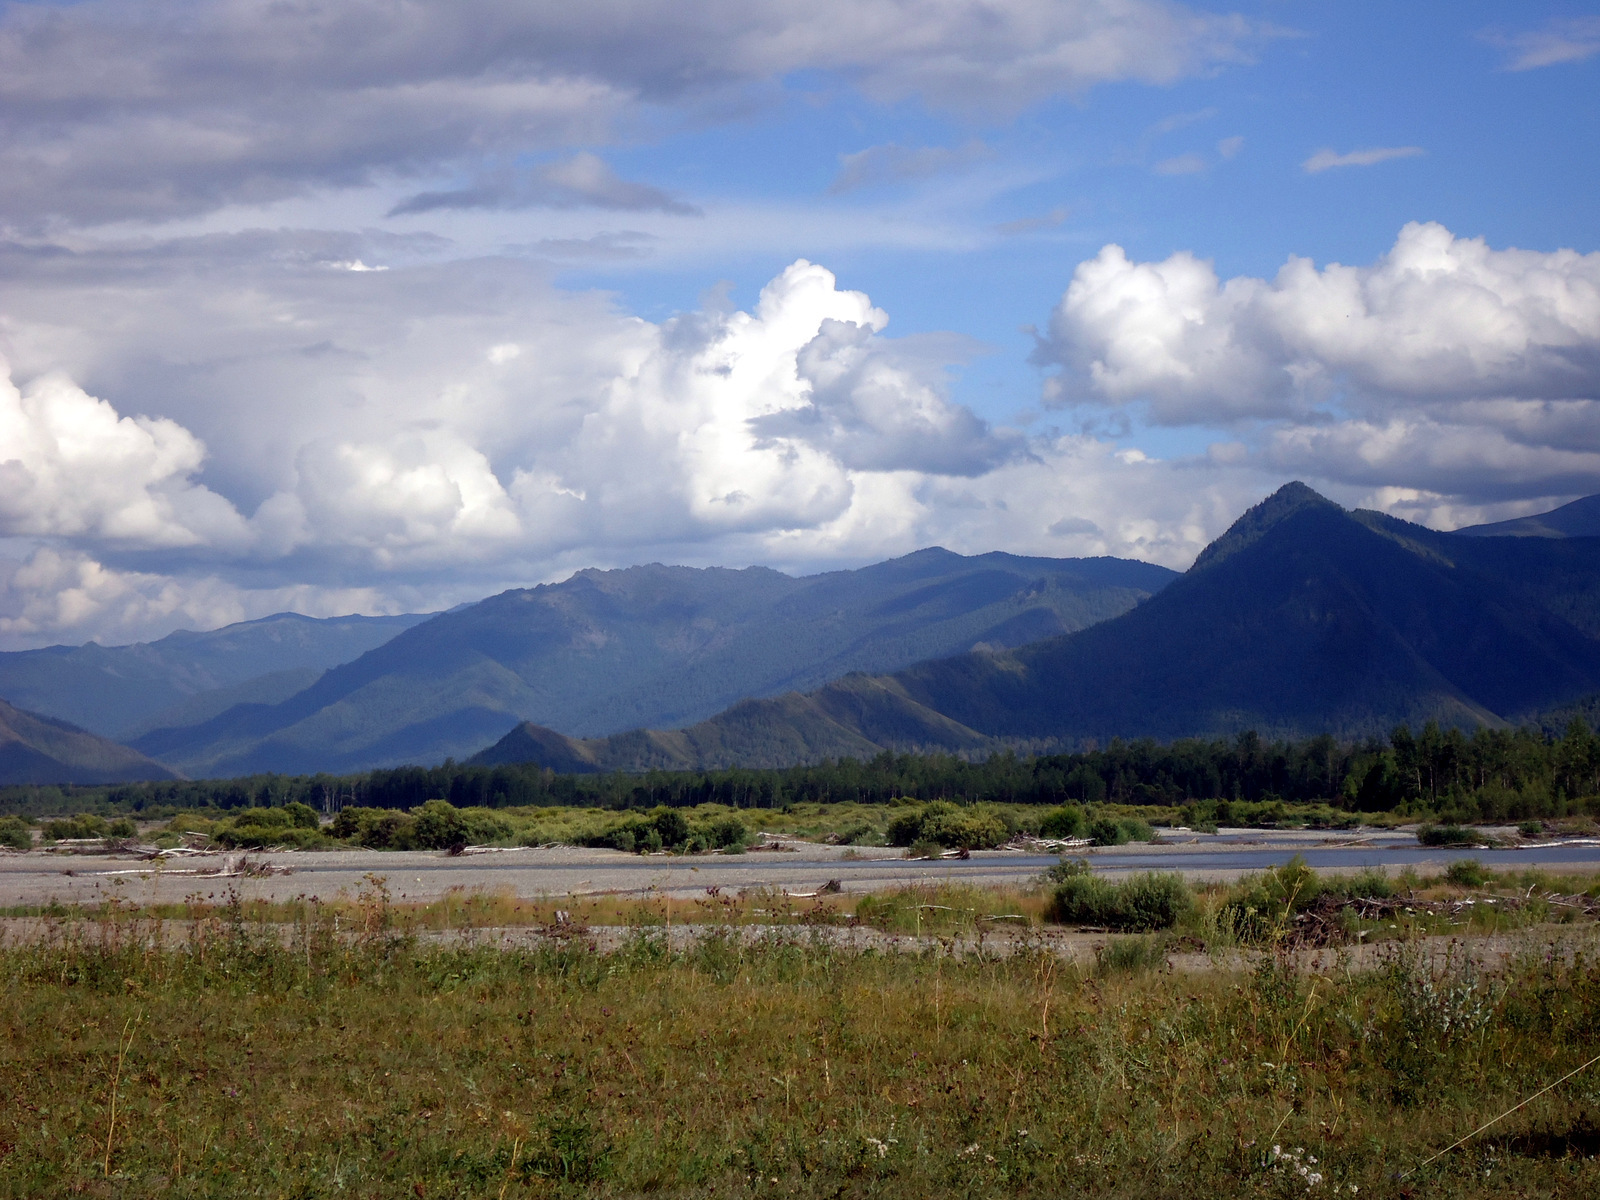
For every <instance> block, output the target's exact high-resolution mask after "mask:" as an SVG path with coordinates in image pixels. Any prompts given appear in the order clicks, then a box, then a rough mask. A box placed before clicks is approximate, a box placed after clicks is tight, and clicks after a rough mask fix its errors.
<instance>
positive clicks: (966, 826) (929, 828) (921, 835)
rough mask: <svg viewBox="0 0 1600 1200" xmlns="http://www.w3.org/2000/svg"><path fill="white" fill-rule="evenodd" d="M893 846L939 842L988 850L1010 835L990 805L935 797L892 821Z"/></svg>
mask: <svg viewBox="0 0 1600 1200" xmlns="http://www.w3.org/2000/svg"><path fill="white" fill-rule="evenodd" d="M886 836H887V838H888V841H889V844H890V845H891V846H911V845H915V844H916V843H917V842H936V843H938V844H939V845H940V846H945V847H949V848H952V849H957V850H988V849H991V848H993V847H995V846H998V845H1000V844H1001V843H1002V842H1004V841H1005V840H1006V838H1007V837H1008V836H1010V833H1009V831H1008V830H1007V829H1006V824H1005V822H1004V821H1003V820H1001V819H1000V817H999V815H998V814H996V813H995V812H993V811H992V810H990V809H987V808H981V807H976V806H974V807H971V808H958V807H957V806H956V805H954V804H951V803H950V802H949V801H948V800H935V801H934V802H933V803H931V804H925V805H923V806H922V808H921V809H918V810H914V811H912V812H908V813H904V814H902V815H901V816H898V817H896V818H895V819H894V820H892V821H890V822H889V828H888V831H887V835H886Z"/></svg>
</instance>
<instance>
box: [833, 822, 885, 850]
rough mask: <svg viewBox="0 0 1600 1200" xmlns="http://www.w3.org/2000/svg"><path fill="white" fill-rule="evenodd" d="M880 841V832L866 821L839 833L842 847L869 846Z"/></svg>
mask: <svg viewBox="0 0 1600 1200" xmlns="http://www.w3.org/2000/svg"><path fill="white" fill-rule="evenodd" d="M877 840H878V831H877V830H876V829H874V828H873V827H872V826H871V825H868V824H867V823H866V822H865V821H863V822H861V823H860V824H857V825H852V826H850V827H849V828H848V829H842V830H840V831H839V844H840V845H841V846H868V845H871V844H872V843H873V842H876V841H877Z"/></svg>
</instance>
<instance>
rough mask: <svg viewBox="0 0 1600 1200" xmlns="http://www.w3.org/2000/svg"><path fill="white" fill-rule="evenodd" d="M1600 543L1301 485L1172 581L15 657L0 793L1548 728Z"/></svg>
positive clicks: (798, 592) (872, 572) (431, 618)
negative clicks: (1432, 516) (363, 774)
mask: <svg viewBox="0 0 1600 1200" xmlns="http://www.w3.org/2000/svg"><path fill="white" fill-rule="evenodd" d="M1597 527H1600V497H1590V498H1588V499H1587V500H1581V501H1577V502H1575V503H1573V504H1568V505H1566V506H1564V507H1562V508H1559V509H1556V510H1555V511H1553V512H1550V513H1545V514H1540V515H1538V516H1533V517H1524V518H1519V519H1517V520H1515V521H1506V522H1498V523H1494V524H1489V525H1480V526H1474V527H1471V528H1468V529H1464V530H1459V531H1456V532H1454V533H1440V532H1437V531H1434V530H1430V529H1426V528H1424V527H1422V526H1417V525H1411V524H1407V523H1406V522H1403V521H1398V520H1396V519H1394V518H1391V517H1388V516H1385V515H1383V514H1380V513H1373V512H1364V511H1360V510H1357V511H1353V512H1346V511H1345V510H1343V509H1341V508H1339V507H1338V506H1337V505H1335V504H1333V503H1331V502H1330V501H1328V500H1326V499H1324V498H1323V497H1321V496H1319V495H1317V494H1316V493H1315V492H1313V491H1312V490H1311V489H1309V488H1307V487H1305V486H1304V485H1301V484H1290V485H1287V486H1286V487H1284V488H1283V489H1281V490H1280V491H1278V492H1277V493H1275V494H1274V495H1273V496H1271V497H1269V498H1268V499H1267V500H1265V501H1263V502H1262V503H1261V504H1259V505H1257V506H1256V507H1254V508H1252V509H1251V510H1250V511H1249V512H1247V513H1245V514H1244V515H1243V516H1241V517H1240V518H1239V520H1238V521H1237V522H1235V523H1234V525H1233V526H1232V528H1230V529H1229V530H1228V531H1227V533H1225V534H1224V535H1223V536H1222V537H1221V538H1219V539H1217V541H1215V542H1214V543H1212V544H1211V545H1210V546H1209V547H1207V549H1206V550H1205V551H1204V552H1203V553H1202V554H1201V555H1200V557H1199V558H1198V559H1197V560H1196V562H1195V564H1194V565H1193V567H1191V568H1190V570H1189V571H1188V572H1186V573H1185V574H1184V575H1182V576H1181V577H1180V576H1178V575H1176V574H1175V573H1174V572H1171V571H1167V570H1166V569H1164V568H1161V567H1157V566H1152V565H1150V564H1146V563H1138V562H1129V561H1126V560H1119V559H1107V558H1101V559H1046V558H1023V557H1017V556H1013V555H1007V554H998V553H997V554H985V555H978V556H974V557H964V556H962V555H958V554H952V553H950V552H949V551H945V550H941V549H937V548H934V549H929V550H923V551H919V552H917V553H915V554H911V555H907V556H905V557H904V558H899V559H894V560H891V561H889V562H884V563H878V564H876V565H874V566H870V567H865V568H862V569H860V570H855V571H834V572H829V573H826V574H822V575H814V576H807V577H801V578H795V577H791V576H788V575H784V574H781V573H779V572H776V571H771V570H767V569H764V568H751V569H748V570H726V569H720V568H710V569H694V568H687V567H665V566H660V565H651V566H644V567H634V568H629V569H626V570H617V571H598V570H592V571H580V572H579V573H578V574H576V575H574V576H573V577H572V578H570V579H568V580H566V581H564V582H562V583H558V584H550V585H542V586H540V587H535V588H526V589H514V590H512V591H508V592H504V593H501V594H500V595H498V596H492V597H490V598H488V599H486V600H484V601H481V602H479V603H477V604H472V605H466V606H463V607H461V608H459V609H456V610H452V611H451V612H448V613H441V614H434V615H427V614H413V615H408V616H400V617H377V618H372V617H340V618H334V619H328V620H315V619H312V618H308V617H302V616H297V615H294V614H279V615H277V616H274V617H268V618H265V619H263V620H260V621H250V622H244V623H241V624H237V625H232V626H228V627H226V628H224V629H219V630H214V631H211V632H209V633H191V632H180V633H175V634H172V635H171V636H169V637H166V638H163V639H161V640H160V641H157V642H151V643H148V644H141V645H134V646H120V647H102V646H98V645H92V644H91V645H87V646H79V647H66V646H56V647H49V648H47V649H44V650H33V651H25V652H20V653H12V654H0V695H3V696H4V697H5V698H6V701H8V702H9V703H6V704H5V706H4V708H3V709H0V782H52V781H68V780H71V781H75V782H99V781H109V780H112V779H118V778H126V779H136V778H162V777H167V776H170V775H172V774H174V773H175V772H183V773H186V774H189V775H192V776H213V777H215V776H225V775H237V774H246V773H252V772H256V771H281V772H286V773H287V772H292V773H301V772H307V773H310V772H317V771H337V772H349V771H358V770H364V769H368V768H372V767H380V766H389V765H398V764H401V763H408V762H423V763H426V762H438V761H440V760H442V759H444V758H445V757H447V756H455V757H466V756H468V755H473V752H474V751H478V753H477V754H476V755H475V757H474V758H473V761H476V762H482V763H498V762H512V761H517V762H528V761H532V762H538V763H542V764H544V765H546V766H549V767H552V768H555V769H558V770H578V771H583V770H600V769H612V768H619V769H643V768H649V767H665V768H688V767H707V766H727V765H735V764H742V765H751V766H754V765H780V764H787V763H796V762H807V761H816V760H819V759H824V758H836V757H840V756H843V755H850V756H855V757H862V756H870V755H873V754H876V753H878V752H880V751H881V750H884V749H895V750H906V749H941V750H952V751H960V752H969V753H978V754H981V753H987V752H990V751H992V750H994V749H997V748H1001V747H1014V748H1022V749H1047V748H1053V747H1066V746H1075V745H1083V744H1085V743H1088V742H1103V741H1106V740H1109V739H1110V738H1113V737H1119V736H1120V737H1137V736H1150V737H1156V738H1162V739H1168V738H1174V737H1179V736H1185V735H1212V734H1226V733H1232V732H1235V731H1237V730H1240V729H1243V728H1247V727H1248V728H1255V729H1257V730H1258V731H1260V732H1263V733H1267V734H1305V733H1313V732H1332V733H1335V734H1342V735H1359V734H1366V733H1375V732H1382V731H1384V730H1386V729H1388V728H1389V727H1392V725H1393V724H1394V723H1396V722H1398V721H1401V720H1405V721H1411V722H1413V723H1415V722H1420V721H1424V720H1428V719H1436V720H1439V721H1441V722H1443V723H1446V724H1453V725H1460V726H1470V725H1477V724H1480V723H1483V724H1490V725H1498V724H1505V723H1508V722H1518V721H1522V720H1525V719H1529V718H1532V717H1535V716H1539V715H1541V714H1542V715H1543V716H1545V717H1546V718H1548V717H1549V714H1551V713H1560V712H1565V711H1568V710H1569V709H1571V711H1579V710H1580V709H1581V710H1582V711H1587V709H1583V707H1582V706H1583V705H1585V704H1589V703H1591V698H1593V697H1595V696H1597V695H1600V536H1597V532H1596V531H1597ZM13 705H15V707H13ZM1574 705H1576V706H1577V707H1576V708H1574V707H1573V706H1574ZM27 710H33V711H31V712H30V711H27ZM508 726H514V727H513V728H512V730H511V732H510V733H509V734H507V733H506V732H505V731H506V729H507V727H508ZM96 735H101V736H96ZM104 735H112V736H116V737H119V738H120V739H123V740H126V741H128V742H130V743H131V746H132V748H131V749H130V748H129V747H127V746H119V745H116V744H114V743H112V742H110V741H107V740H106V738H105V736H104ZM502 735H503V736H502ZM497 738H498V739H499V740H498V741H496V739H497ZM488 743H494V744H493V745H490V746H489V748H488V749H482V750H480V748H481V747H484V746H485V745H486V744H488Z"/></svg>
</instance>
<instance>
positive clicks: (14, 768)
mask: <svg viewBox="0 0 1600 1200" xmlns="http://www.w3.org/2000/svg"><path fill="white" fill-rule="evenodd" d="M174 778H176V776H175V775H174V774H173V772H171V771H169V770H167V768H166V767H163V766H162V765H161V764H160V763H158V762H152V761H151V760H150V759H148V758H146V757H145V756H144V755H142V754H140V753H139V752H138V751H136V750H130V749H128V748H127V747H126V746H119V745H117V744H116V743H115V742H110V741H107V740H106V739H105V738H103V737H96V736H95V735H94V734H92V733H88V732H86V731H85V730H82V729H79V728H78V727H77V726H75V725H68V724H67V723H66V722H65V721H57V720H55V719H53V718H51V717H42V716H40V715H39V714H37V713H30V712H24V711H23V710H22V709H20V708H14V707H12V706H11V705H9V704H7V703H6V702H5V701H3V700H0V784H17V783H38V784H48V783H84V784H92V783H127V782H132V781H135V780H146V779H174Z"/></svg>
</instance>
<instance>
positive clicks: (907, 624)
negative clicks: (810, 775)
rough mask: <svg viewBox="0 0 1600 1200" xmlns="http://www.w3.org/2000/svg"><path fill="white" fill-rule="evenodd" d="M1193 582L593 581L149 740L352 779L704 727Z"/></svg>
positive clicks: (433, 624)
mask: <svg viewBox="0 0 1600 1200" xmlns="http://www.w3.org/2000/svg"><path fill="white" fill-rule="evenodd" d="M1176 577H1177V576H1176V574H1175V573H1174V572H1172V571H1169V570H1167V569H1166V568H1164V567H1158V566H1154V565H1152V564H1149V563H1141V562H1131V561H1127V560H1122V559H1114V558H1090V559H1049V558H1023V557H1018V556H1016V555H1010V554H998V553H996V554H983V555H977V556H974V557H965V556H963V555H959V554H954V553H951V552H950V551H947V550H941V549H937V548H936V549H929V550H923V551H919V552H917V553H915V554H911V555H907V556H905V557H904V558H898V559H893V560H891V561H888V562H883V563H878V564H876V565H874V566H870V567H863V568H861V569H859V570H854V571H832V572H828V573H826V574H821V575H811V576H804V577H801V578H795V577H793V576H789V575H785V574H781V573H780V572H777V571H773V570H769V569H766V568H761V567H752V568H749V569H746V570H727V569H722V568H707V569H696V568H690V567H666V566H660V565H652V566H643V567H633V568H629V569H626V570H616V571H596V570H590V571H580V572H578V573H577V574H576V575H574V576H573V577H572V578H570V579H568V580H566V581H564V582H562V583H557V584H549V585H542V586H540V587H535V588H525V589H515V590H512V591H508V592H503V593H501V594H500V595H497V596H492V597H490V598H488V599H487V600H483V601H481V602H479V603H477V604H473V605H470V606H468V607H465V608H462V609H460V610H457V611H453V612H450V613H444V614H440V615H438V616H435V617H433V618H431V619H429V620H427V621H424V622H422V623H420V624H417V625H415V626H414V627H412V628H409V629H406V630H404V631H403V632H400V633H398V634H396V635H395V636H394V637H393V638H392V639H390V640H388V641H386V642H384V644H383V645H381V646H378V647H376V648H374V649H372V650H369V651H367V652H366V653H365V654H362V655H361V656H359V657H357V658H355V659H354V660H353V661H351V662H348V663H345V664H343V665H340V666H336V667H333V668H332V669H330V670H328V671H327V672H325V673H324V674H322V675H321V676H320V677H319V678H318V679H317V680H316V682H315V683H313V684H311V686H309V687H306V688H304V689H303V690H300V691H297V692H296V693H295V694H293V695H292V696H289V697H287V698H284V699H281V700H278V701H276V702H273V703H244V704H238V705H235V706H233V707H231V708H228V709H227V710H226V711H223V712H220V713H217V714H216V715H214V716H211V717H209V718H208V719H206V720H202V721H200V722H197V723H189V724H182V725H177V724H175V725H173V726H170V727H165V728H159V729H153V730H149V731H148V732H144V733H141V734H140V735H139V736H137V737H135V738H134V739H132V742H131V744H132V745H133V746H134V747H135V748H136V749H138V750H140V751H142V752H143V753H146V754H148V755H150V756H152V757H154V758H157V759H159V760H160V761H162V762H164V763H167V764H168V765H170V766H172V767H175V768H177V769H179V770H181V771H183V772H184V773H186V774H188V775H191V776H199V775H206V776H220V775H238V774H248V773H251V772H255V771H279V772H285V773H309V772H316V771H336V772H348V771H360V770H365V769H369V768H372V767H379V766H388V765H394V764H398V763H410V762H438V761H440V760H442V759H444V758H445V757H447V756H458V757H466V756H467V755H470V754H472V753H473V752H474V751H477V750H479V749H481V748H482V747H483V746H484V745H485V744H487V743H489V742H491V741H493V740H494V739H496V738H498V737H499V736H500V735H501V734H503V733H504V732H505V731H506V729H507V727H508V726H511V725H514V724H516V723H517V722H518V721H519V720H521V719H528V720H533V721H535V722H537V723H539V724H541V725H544V726H549V727H552V728H555V729H559V730H560V731H561V732H562V733H563V734H566V735H571V736H585V735H587V736H601V735H605V734H609V733H613V732H616V731H619V730H624V729H628V728H631V727H635V726H643V725H678V724H689V723H692V722H695V721H699V720H704V719H705V718H707V717H710V716H712V715H713V714H715V713H717V712H719V711H721V710H722V709H724V708H726V707H727V706H728V705H730V704H733V703H735V702H736V701H738V700H740V699H742V698H745V697H749V696H770V695H774V694H778V693H782V692H785V691H788V690H793V689H805V688H815V687H820V686H822V685H823V684H825V683H827V682H829V681H830V680H833V679H836V678H838V677H840V676H842V675H845V674H847V673H849V672H852V671H868V672H884V671H893V670H898V669H900V668H902V667H905V666H907V665H909V664H911V663H914V662H917V661H920V660H922V659H926V658H931V657H937V656H940V655H945V654H951V653H954V652H956V651H958V650H967V649H970V648H972V647H974V646H979V647H988V648H993V649H1005V648H1009V647H1014V646H1020V645H1023V644H1025V643H1028V642H1031V641H1036V640H1038V639H1039V638H1042V637H1048V636H1052V635H1055V634H1058V633H1062V632H1066V631H1071V630H1076V629H1082V628H1084V627H1086V626H1089V625H1092V624H1094V623H1095V622H1098V621H1102V620H1105V619H1106V618H1108V617H1113V616H1116V615H1117V614H1118V613H1121V612H1125V611H1126V610H1128V609H1130V608H1132V607H1134V606H1135V605H1136V604H1138V603H1139V602H1140V601H1142V600H1144V599H1146V598H1148V597H1149V596H1151V595H1153V594H1155V593H1157V592H1159V591H1160V589H1161V588H1163V587H1164V586H1166V585H1167V584H1168V583H1169V582H1170V581H1171V580H1173V579H1174V578H1176Z"/></svg>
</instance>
